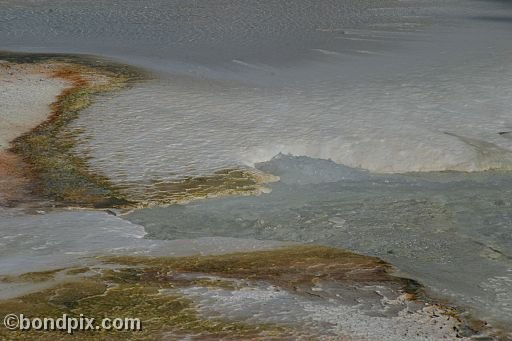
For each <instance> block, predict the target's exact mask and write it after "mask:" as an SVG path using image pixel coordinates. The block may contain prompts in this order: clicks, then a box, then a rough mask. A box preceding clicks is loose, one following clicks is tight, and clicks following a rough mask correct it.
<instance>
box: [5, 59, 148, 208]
mask: <svg viewBox="0 0 512 341" xmlns="http://www.w3.org/2000/svg"><path fill="white" fill-rule="evenodd" d="M4 59H5V58H4ZM11 59H16V60H17V62H18V63H19V59H21V60H22V61H23V62H29V63H38V64H40V66H41V69H42V70H43V71H45V73H46V74H47V75H48V76H49V77H53V78H58V79H63V80H65V81H66V82H67V83H68V84H69V87H68V88H66V89H65V90H64V91H63V92H62V93H61V94H60V95H59V96H58V98H57V100H56V101H55V102H54V103H53V104H52V105H51V114H50V116H49V118H48V120H46V121H45V122H43V123H42V124H40V125H39V126H37V127H36V128H34V129H33V130H32V131H30V132H29V133H26V134H24V135H22V136H20V137H18V138H16V139H15V140H14V141H13V142H12V144H11V146H12V147H11V151H12V152H14V153H15V154H17V155H19V156H20V157H21V158H22V159H23V161H24V162H25V163H26V164H28V165H29V177H30V178H31V180H32V185H31V188H32V192H33V194H35V195H36V196H37V197H43V198H47V199H51V200H53V201H55V202H57V203H60V204H64V205H70V206H86V207H96V206H100V207H118V206H123V205H128V204H129V201H128V200H127V199H126V198H125V197H124V196H123V195H122V194H121V193H120V192H119V191H118V190H117V189H116V188H115V186H113V185H112V184H111V182H110V181H109V179H107V178H106V177H105V176H103V175H101V174H98V173H95V172H93V171H91V170H90V169H89V168H88V165H87V159H86V157H85V156H82V155H77V154H76V153H74V152H73V149H74V147H75V146H76V144H77V136H78V134H79V131H78V130H72V129H70V128H69V124H70V123H71V122H72V121H73V120H74V119H76V118H77V117H78V114H79V112H80V111H81V110H83V109H84V108H86V107H88V106H89V105H90V104H91V103H92V101H93V97H94V96H95V95H97V94H100V93H105V92H110V91H116V90H119V89H121V88H124V87H127V86H129V84H130V82H132V81H134V80H135V79H137V77H139V78H140V76H137V73H136V72H135V71H134V70H131V69H127V68H123V67H120V66H116V65H107V64H105V63H100V62H97V61H92V60H90V59H87V58H82V59H81V58H72V57H63V56H47V55H43V56H35V57H33V58H28V57H26V56H25V59H23V58H22V57H19V56H18V58H14V57H11Z"/></svg>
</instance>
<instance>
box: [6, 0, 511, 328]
mask: <svg viewBox="0 0 512 341" xmlns="http://www.w3.org/2000/svg"><path fill="white" fill-rule="evenodd" d="M511 23H512V9H511V8H510V4H509V3H508V2H506V1H472V0H467V1H463V0H455V1H450V2H445V1H437V0H412V1H392V0H386V1H373V0H365V1H349V0H347V1H306V0H303V1H278V2H276V1H220V0H219V1H217V0H215V1H193V2H190V1H163V0H162V1H161V0H154V1H144V2H141V1H135V0H127V1H114V0H112V1H85V0H74V1H61V0H45V1H28V0H21V1H20V0H16V1H11V0H0V49H6V50H15V51H28V52H64V53H86V54H92V55H100V56H102V57H110V58H114V59H116V60H120V61H122V62H126V63H129V64H132V65H137V66H140V67H142V68H144V69H145V70H149V71H150V72H151V73H152V76H151V77H150V79H146V80H144V81H142V82H139V83H135V84H133V85H132V86H131V87H129V88H128V89H124V90H122V91H118V92H115V93H109V94H107V95H100V96H98V97H97V98H95V101H94V103H93V105H91V106H90V107H89V108H87V109H86V110H84V111H83V112H82V113H81V114H80V117H79V118H78V119H77V120H75V121H74V122H73V123H72V125H71V128H72V129H77V131H80V135H79V136H80V144H79V145H78V146H77V147H76V148H75V150H74V151H75V153H77V154H80V155H86V156H87V157H88V159H87V160H88V166H89V167H90V168H91V169H93V170H94V171H96V172H98V173H101V174H104V175H106V176H107V177H108V178H109V179H111V181H112V183H113V184H114V185H117V186H119V187H121V188H123V189H125V190H126V189H127V193H128V194H130V193H135V192H137V193H145V191H146V190H148V189H149V190H150V191H151V190H152V186H154V185H155V184H162V183H166V182H173V181H177V180H181V179H187V178H193V177H201V176H210V175H212V174H214V173H215V172H216V171H222V170H232V169H243V170H254V169H256V170H257V171H258V172H263V173H267V174H272V175H276V176H279V177H280V181H278V182H274V183H271V184H267V185H266V186H267V187H268V188H269V191H267V192H269V193H265V194H261V195H260V196H233V197H228V198H212V199H208V200H201V201H194V202H192V203H189V204H186V205H185V204H184V205H173V206H169V207H155V208H144V209H138V210H135V211H133V212H131V213H130V214H127V215H123V216H121V217H114V216H111V215H108V214H106V213H98V212H94V213H91V212H83V211H69V212H51V213H49V214H47V215H26V214H24V213H23V212H20V211H17V210H14V211H13V210H11V209H5V210H2V211H0V227H1V228H2V233H3V234H5V236H3V239H2V241H1V244H0V245H2V246H3V249H2V257H4V258H2V259H3V261H2V263H0V270H2V271H3V272H12V271H14V269H16V268H19V266H23V267H24V268H25V269H30V270H32V269H33V268H37V267H40V266H41V267H42V266H43V265H44V264H47V265H48V264H50V265H51V264H53V265H55V266H57V265H59V266H60V265H61V264H62V265H65V264H67V262H68V260H69V259H73V260H75V259H76V257H77V256H76V255H74V254H73V252H79V253H81V254H83V255H86V256H90V255H93V254H97V253H101V252H104V251H103V250H109V251H108V252H110V251H120V250H121V251H122V250H124V251H127V252H137V253H142V254H144V253H150V252H152V251H154V250H160V251H161V252H160V253H159V254H165V252H166V250H169V249H172V248H173V247H177V246H176V245H181V244H180V243H182V242H176V243H175V244H173V245H174V246H172V247H170V248H167V246H165V245H168V244H165V243H163V242H162V241H161V240H163V239H168V240H176V239H182V238H186V239H189V241H188V242H187V243H185V244H183V245H187V246H190V247H191V248H192V246H191V245H194V246H193V248H194V249H195V250H198V252H201V250H202V249H201V248H204V251H205V252H207V251H208V250H211V249H213V250H214V251H218V252H222V251H223V250H224V251H229V250H236V249H237V248H235V247H229V245H231V246H233V245H234V244H236V245H240V246H241V247H242V248H244V247H246V248H247V249H251V248H252V247H255V246H258V247H264V246H265V245H267V246H270V245H274V244H273V243H275V245H280V244H279V242H280V241H293V242H301V243H316V244H323V245H329V246H335V247H343V248H348V249H350V250H354V251H357V252H361V253H364V254H369V255H376V256H379V257H381V258H383V259H385V260H388V261H389V262H391V263H392V264H394V265H396V266H397V268H398V269H399V270H400V271H401V272H403V273H404V274H406V275H407V276H410V277H412V278H414V279H417V280H419V281H420V282H421V283H423V284H425V285H426V286H427V288H429V289H430V290H432V291H433V292H434V293H435V294H437V295H440V296H442V297H449V298H451V299H452V300H453V301H454V302H456V303H458V304H461V305H463V306H466V307H470V308H471V309H472V310H473V311H474V312H475V313H477V316H478V317H481V318H485V319H489V320H493V321H500V322H503V323H504V324H506V323H507V322H509V321H511V320H512V300H511V297H512V260H511V259H512V258H511V257H512V252H510V250H511V247H512V238H511V233H510V232H511V229H512V175H511V174H512V173H511V171H512V114H511V111H510V108H511V107H512V62H511V59H510V55H511V53H512V44H511V40H510V30H511V29H512V25H511ZM155 190H158V188H157V189H155ZM130 191H132V192H130ZM212 194H215V193H212ZM40 226H42V228H41V230H40V233H35V232H34V231H37V230H38V228H39V227H40ZM52 227H53V228H52ZM75 230H76V231H75ZM78 230H79V231H78ZM144 231H145V232H146V233H147V235H146V236H145V238H143V236H144V233H145V232H144ZM66 236H68V237H66ZM69 236H72V237H73V238H70V237H69ZM118 236H120V237H119V238H118ZM203 237H206V238H207V239H200V240H202V241H204V243H203V242H198V243H197V244H194V242H191V241H190V240H194V239H196V238H203ZM211 237H215V238H219V237H222V238H224V237H229V238H243V239H244V240H245V241H246V244H244V243H241V242H240V244H237V243H238V241H239V240H238V239H233V240H232V239H208V238H211ZM77 238H80V239H83V241H84V243H80V244H78V243H77V242H76V240H75V239H77ZM43 240H46V242H44V243H43ZM240 240H241V239H240ZM257 240H260V241H257ZM263 240H264V241H263ZM269 240H271V241H273V242H271V241H269ZM216 241H218V242H219V243H218V244H217V243H216ZM161 243H163V244H161ZM212 243H213V244H212ZM162 245H164V246H162ZM224 245H228V246H226V247H224ZM20 248H24V249H25V250H30V251H29V252H27V253H25V252H21V253H20V251H19V250H20ZM73 250H75V251H73ZM162 250H163V251H162ZM181 251H183V250H182V249H181ZM178 254H180V253H179V252H178ZM43 256H44V257H43Z"/></svg>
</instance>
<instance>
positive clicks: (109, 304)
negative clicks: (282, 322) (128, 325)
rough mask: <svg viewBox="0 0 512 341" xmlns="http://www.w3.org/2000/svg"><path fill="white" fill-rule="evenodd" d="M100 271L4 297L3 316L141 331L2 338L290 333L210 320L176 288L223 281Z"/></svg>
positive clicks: (2, 334)
mask: <svg viewBox="0 0 512 341" xmlns="http://www.w3.org/2000/svg"><path fill="white" fill-rule="evenodd" d="M95 270H96V272H98V275H96V276H91V277H87V278H82V279H80V280H78V281H70V282H64V283H60V284H58V285H56V286H55V287H53V288H51V289H47V290H44V291H41V292H37V293H32V294H28V295H24V296H22V297H19V298H16V299H10V300H5V301H0V315H7V314H10V313H17V314H21V313H22V314H24V315H25V316H26V317H47V318H54V319H57V318H59V317H62V316H63V314H66V315H67V316H69V317H75V318H79V317H80V316H85V317H93V318H95V320H96V321H101V320H102V319H103V318H110V319H112V318H122V319H124V318H139V319H140V320H141V326H142V330H137V331H132V330H116V331H113V330H112V331H107V330H93V331H91V330H89V331H75V332H74V334H72V335H68V334H66V333H65V332H62V331H36V330H28V331H8V330H6V329H0V339H2V340H4V339H5V340H158V339H169V340H177V339H182V338H186V337H190V338H191V339H199V340H201V339H202V340H211V339H225V338H229V339H255V340H257V339H261V340H267V339H272V338H274V337H277V338H279V339H282V338H283V337H287V336H289V335H290V331H289V330H287V329H286V328H284V327H280V326H276V325H271V324H245V323H241V322H236V321H224V320H218V319H206V318H203V317H201V316H200V314H199V313H198V311H197V309H196V308H195V306H194V304H193V302H192V301H191V300H190V299H188V298H187V297H184V296H183V295H181V294H180V293H179V292H178V291H173V290H172V289H173V288H175V287H186V286H197V285H201V284H205V285H207V287H208V286H210V285H215V283H217V284H218V285H219V286H222V285H223V284H221V282H222V281H215V280H204V281H202V280H191V281H189V282H188V283H187V281H186V280H173V279H172V278H171V277H169V276H168V275H166V274H165V273H163V272H162V271H160V270H156V271H155V270H154V269H147V268H145V267H134V268H119V269H103V270H101V271H98V269H97V268H96V269H95Z"/></svg>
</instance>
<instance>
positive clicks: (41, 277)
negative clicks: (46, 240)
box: [0, 269, 64, 283]
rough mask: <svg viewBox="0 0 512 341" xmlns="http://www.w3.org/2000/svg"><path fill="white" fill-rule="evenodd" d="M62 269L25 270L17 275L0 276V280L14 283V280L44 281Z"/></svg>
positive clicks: (53, 276) (52, 277)
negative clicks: (25, 271)
mask: <svg viewBox="0 0 512 341" xmlns="http://www.w3.org/2000/svg"><path fill="white" fill-rule="evenodd" d="M63 270H64V269H54V270H48V271H38V272H27V273H24V274H21V275H19V276H0V281H1V282H4V283H14V282H32V283H38V282H46V281H49V280H52V279H54V278H55V275H56V274H57V273H58V272H61V271H63Z"/></svg>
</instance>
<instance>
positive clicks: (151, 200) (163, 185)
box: [120, 169, 278, 207]
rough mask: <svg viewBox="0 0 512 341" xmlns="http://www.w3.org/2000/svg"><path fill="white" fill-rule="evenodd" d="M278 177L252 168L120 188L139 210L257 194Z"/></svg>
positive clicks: (154, 181)
mask: <svg viewBox="0 0 512 341" xmlns="http://www.w3.org/2000/svg"><path fill="white" fill-rule="evenodd" d="M277 179H278V178H277V177H275V176H273V175H270V174H265V173H262V172H259V171H256V170H250V169H223V170H218V171H216V172H214V173H213V174H211V175H205V176H196V177H187V178H183V179H180V180H176V181H157V180H153V181H151V182H149V183H147V184H143V183H136V184H124V185H121V186H120V188H121V190H122V191H123V193H126V194H127V195H128V197H129V198H130V199H131V200H134V201H136V202H137V203H138V206H139V207H150V206H159V205H171V204H176V203H184V202H189V201H192V200H197V199H204V198H210V197H223V196H230V195H257V194H260V193H262V192H264V191H265V188H264V187H263V185H262V184H264V183H269V182H273V181H276V180H277Z"/></svg>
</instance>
